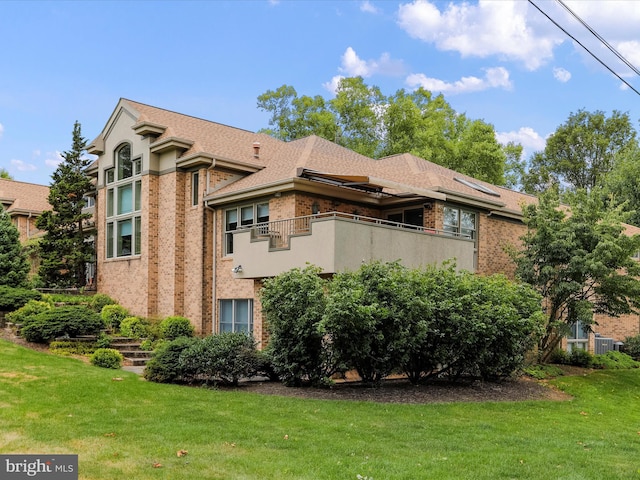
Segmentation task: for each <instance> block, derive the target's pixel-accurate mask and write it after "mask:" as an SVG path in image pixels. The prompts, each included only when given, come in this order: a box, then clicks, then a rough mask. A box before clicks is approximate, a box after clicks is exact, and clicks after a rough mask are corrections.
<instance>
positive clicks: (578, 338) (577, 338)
mask: <svg viewBox="0 0 640 480" xmlns="http://www.w3.org/2000/svg"><path fill="white" fill-rule="evenodd" d="M589 331H590V329H589V326H588V325H584V324H583V323H582V322H581V321H580V320H578V321H576V322H575V323H574V324H573V325H571V332H570V333H569V335H567V352H569V353H571V352H572V351H573V350H586V349H587V348H588V346H589Z"/></svg>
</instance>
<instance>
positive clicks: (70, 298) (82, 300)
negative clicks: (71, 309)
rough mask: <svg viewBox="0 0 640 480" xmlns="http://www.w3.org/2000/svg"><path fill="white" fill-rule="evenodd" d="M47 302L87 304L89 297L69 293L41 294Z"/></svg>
mask: <svg viewBox="0 0 640 480" xmlns="http://www.w3.org/2000/svg"><path fill="white" fill-rule="evenodd" d="M42 297H43V298H44V299H46V300H47V301H48V302H50V303H53V304H55V305H57V304H64V305H89V297H86V296H84V295H74V294H70V293H45V294H43V295H42Z"/></svg>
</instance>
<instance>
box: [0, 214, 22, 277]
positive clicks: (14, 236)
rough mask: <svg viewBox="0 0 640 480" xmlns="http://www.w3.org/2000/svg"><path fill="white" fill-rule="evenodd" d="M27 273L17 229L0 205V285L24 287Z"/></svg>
mask: <svg viewBox="0 0 640 480" xmlns="http://www.w3.org/2000/svg"><path fill="white" fill-rule="evenodd" d="M28 273H29V262H27V258H26V257H25V255H24V253H23V252H22V246H21V245H20V234H19V233H18V229H17V228H16V227H15V225H14V224H13V223H11V218H10V217H9V214H8V213H7V212H5V210H4V208H2V205H0V285H7V286H9V287H22V286H25V285H26V283H27V274H28Z"/></svg>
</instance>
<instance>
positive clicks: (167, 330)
mask: <svg viewBox="0 0 640 480" xmlns="http://www.w3.org/2000/svg"><path fill="white" fill-rule="evenodd" d="M160 334H161V335H162V338H166V339H167V340H175V339H176V338H178V337H193V336H194V335H195V328H193V325H191V321H190V320H189V319H188V318H185V317H167V318H165V319H164V320H162V322H160Z"/></svg>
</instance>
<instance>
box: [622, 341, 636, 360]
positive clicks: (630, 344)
mask: <svg viewBox="0 0 640 480" xmlns="http://www.w3.org/2000/svg"><path fill="white" fill-rule="evenodd" d="M622 351H623V352H624V353H626V354H627V355H629V356H630V357H632V358H633V359H634V360H640V335H636V336H634V337H627V338H625V339H624V345H623V346H622Z"/></svg>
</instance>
